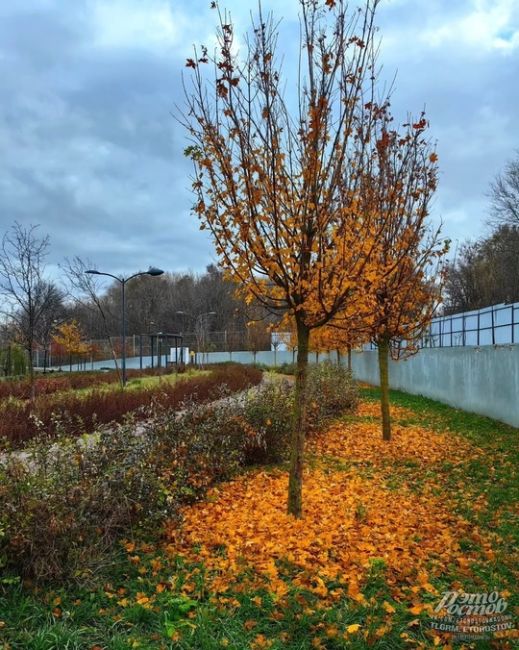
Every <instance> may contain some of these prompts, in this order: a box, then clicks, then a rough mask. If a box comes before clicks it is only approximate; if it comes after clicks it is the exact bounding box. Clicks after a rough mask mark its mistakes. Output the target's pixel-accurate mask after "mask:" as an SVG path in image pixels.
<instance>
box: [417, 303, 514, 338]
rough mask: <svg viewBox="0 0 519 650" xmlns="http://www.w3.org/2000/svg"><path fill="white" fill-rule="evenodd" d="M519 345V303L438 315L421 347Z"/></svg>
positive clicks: (425, 335)
mask: <svg viewBox="0 0 519 650" xmlns="http://www.w3.org/2000/svg"><path fill="white" fill-rule="evenodd" d="M513 343H519V303H511V304H501V305H493V306H491V307H486V308H484V309H477V310H473V311H470V312H463V313H460V314H451V315H449V316H439V317H437V318H435V319H433V321H432V322H431V324H430V325H429V328H428V330H427V332H426V333H425V334H424V336H423V337H422V345H421V347H439V348H442V347H460V346H479V345H508V344H513Z"/></svg>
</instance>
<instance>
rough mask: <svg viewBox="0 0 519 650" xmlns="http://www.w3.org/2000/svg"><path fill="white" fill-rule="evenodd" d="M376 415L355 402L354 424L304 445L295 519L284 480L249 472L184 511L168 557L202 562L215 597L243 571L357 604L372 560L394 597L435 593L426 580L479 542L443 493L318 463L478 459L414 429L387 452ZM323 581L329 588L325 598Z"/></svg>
mask: <svg viewBox="0 0 519 650" xmlns="http://www.w3.org/2000/svg"><path fill="white" fill-rule="evenodd" d="M377 408H378V407H377V406H376V405H372V404H369V403H362V404H361V405H360V406H359V409H358V413H357V415H358V416H359V418H358V420H353V421H351V422H345V423H338V424H335V425H333V426H332V427H330V428H329V429H328V430H327V431H326V432H325V433H323V434H321V435H319V436H316V437H314V438H313V439H311V440H309V442H308V445H307V452H308V454H309V455H310V457H311V458H313V459H314V462H312V463H310V464H309V467H308V468H307V470H306V472H305V476H304V489H303V503H304V518H303V519H301V520H295V519H294V518H293V517H291V516H289V515H287V514H286V494H287V481H288V478H287V474H286V473H285V472H282V471H279V470H277V471H269V472H267V471H258V472H255V473H249V474H247V475H244V476H241V477H239V478H238V479H236V480H234V481H232V482H229V483H226V484H223V485H220V486H218V487H217V488H214V489H213V490H212V491H211V492H210V493H209V495H208V498H207V500H205V501H204V502H202V503H199V504H196V505H194V506H191V507H189V508H186V510H185V511H184V513H183V515H184V521H183V525H182V527H181V528H180V529H177V528H173V527H172V529H171V532H170V534H169V539H170V549H171V552H172V553H178V552H180V553H181V554H183V555H184V556H185V557H186V559H189V560H190V561H196V562H200V561H201V562H203V563H204V565H205V567H206V569H208V571H209V573H208V577H210V584H209V588H210V590H212V591H213V592H215V593H224V592H225V591H227V590H228V589H229V588H230V587H231V586H233V585H234V584H235V581H236V578H237V576H239V575H245V574H247V573H248V574H249V575H250V574H251V573H252V574H254V575H255V576H260V578H261V579H262V580H263V581H264V582H265V584H266V585H267V586H268V589H269V590H270V591H271V592H272V593H273V594H274V595H275V597H283V595H284V594H285V593H286V592H287V590H288V587H287V577H289V579H290V581H291V584H292V585H296V586H301V587H304V588H305V589H309V590H310V591H313V592H314V593H315V594H316V595H318V596H320V597H321V598H323V599H325V600H327V599H330V600H333V599H335V598H337V597H338V595H340V594H343V593H347V594H348V595H349V596H351V597H353V598H354V599H355V598H356V599H358V600H359V601H362V598H363V596H362V591H361V589H362V582H363V580H364V578H365V576H366V574H367V572H368V571H369V567H370V563H371V562H372V561H373V560H374V559H379V560H383V561H384V565H385V567H386V577H387V581H388V584H389V585H390V586H392V588H393V590H394V595H395V597H398V593H399V591H400V589H401V588H402V585H406V586H407V587H409V586H410V585H417V584H418V585H421V588H423V589H425V590H426V591H431V592H432V593H434V588H433V587H432V585H431V584H430V582H429V579H430V577H431V576H435V575H439V574H441V572H442V570H443V569H444V567H446V566H447V565H449V564H450V563H454V564H455V565H456V566H457V567H458V568H460V569H461V570H464V569H465V568H466V567H468V565H469V560H468V559H467V558H466V557H465V555H464V554H463V552H462V551H461V550H460V546H459V540H460V539H462V538H470V537H477V538H478V541H481V539H479V536H478V533H477V531H475V530H474V529H473V528H472V527H471V526H470V525H469V524H468V522H467V521H465V520H464V519H463V518H462V517H460V516H459V515H457V514H455V513H454V512H453V509H452V508H449V507H448V506H447V505H446V502H445V495H441V496H435V495H434V494H433V493H432V492H431V491H430V490H425V491H424V492H422V493H419V492H416V491H413V490H412V489H410V486H407V485H406V483H405V482H404V483H403V484H402V485H400V487H399V489H398V491H395V490H393V489H391V487H390V486H388V485H387V484H386V482H385V480H384V475H383V474H380V475H371V476H365V475H363V474H362V472H360V471H359V468H358V467H356V466H355V465H351V464H350V465H347V466H346V467H345V468H344V467H343V468H340V469H334V468H333V467H330V466H327V465H326V464H325V463H322V462H320V460H319V459H322V458H323V457H333V458H337V459H345V460H347V461H362V462H363V463H369V464H370V466H372V467H373V468H375V469H376V468H377V466H380V465H382V464H384V463H385V466H386V467H387V464H388V462H389V463H390V462H391V460H392V459H394V460H395V462H396V461H399V462H401V461H402V460H404V461H405V460H406V459H411V460H412V461H413V463H415V464H417V465H418V467H419V468H428V469H431V468H434V464H435V463H437V462H441V461H442V460H443V459H444V458H445V457H448V458H449V460H450V461H451V462H456V460H459V461H460V462H462V461H463V460H466V459H467V458H468V457H470V456H477V455H478V454H480V453H482V452H481V451H480V450H479V449H477V448H475V447H472V446H471V445H470V444H469V443H468V442H466V441H463V440H462V439H461V438H459V437H458V436H455V435H452V434H448V435H447V434H439V433H434V432H432V431H429V430H426V429H423V428H420V427H417V426H407V427H406V426H398V425H396V426H395V427H394V436H393V440H392V441H391V443H390V444H388V443H387V442H384V441H383V440H382V439H381V430H380V424H379V423H378V422H371V421H366V418H369V417H372V416H376V415H377V414H378V412H377ZM396 411H398V413H397V412H396ZM393 416H395V417H397V418H398V417H401V418H405V417H406V416H407V412H406V410H405V409H393ZM363 418H364V419H363ZM251 570H252V572H251ZM330 583H334V584H336V585H337V586H338V588H337V589H332V590H329V587H328V586H327V585H329V584H330Z"/></svg>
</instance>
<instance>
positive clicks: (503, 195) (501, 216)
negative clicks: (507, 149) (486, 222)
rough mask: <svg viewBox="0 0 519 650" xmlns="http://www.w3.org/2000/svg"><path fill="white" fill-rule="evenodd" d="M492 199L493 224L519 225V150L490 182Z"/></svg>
mask: <svg viewBox="0 0 519 650" xmlns="http://www.w3.org/2000/svg"><path fill="white" fill-rule="evenodd" d="M490 201H491V204H492V209H491V214H492V216H491V218H490V223H491V225H493V226H501V225H506V226H512V227H515V228H518V227H519V151H518V152H517V157H516V159H515V160H510V161H509V162H508V163H507V164H506V166H505V170H504V172H502V173H501V174H498V175H497V176H496V178H495V180H494V181H493V182H492V183H491V184H490Z"/></svg>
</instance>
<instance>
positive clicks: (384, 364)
mask: <svg viewBox="0 0 519 650" xmlns="http://www.w3.org/2000/svg"><path fill="white" fill-rule="evenodd" d="M378 368H379V373H380V404H381V407H382V438H383V439H384V440H391V420H390V416H389V340H388V339H387V338H385V337H382V338H381V339H380V340H379V341H378Z"/></svg>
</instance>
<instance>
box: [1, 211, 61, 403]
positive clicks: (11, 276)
mask: <svg viewBox="0 0 519 650" xmlns="http://www.w3.org/2000/svg"><path fill="white" fill-rule="evenodd" d="M37 229H38V226H32V225H31V226H28V227H27V228H25V227H24V226H22V225H21V224H19V223H18V222H15V224H14V225H13V226H11V228H10V229H9V230H8V231H7V232H6V233H5V234H4V236H3V238H2V248H1V250H0V293H1V294H2V295H3V296H4V298H5V302H4V304H3V305H2V312H3V314H4V316H5V317H7V319H8V320H9V321H11V323H13V325H14V326H15V329H16V332H17V336H18V342H19V343H20V344H21V345H22V346H23V348H24V349H25V350H26V352H27V356H28V367H29V376H30V380H31V395H32V397H34V366H33V358H32V357H33V351H34V348H35V344H36V342H37V335H38V328H39V327H40V325H41V324H42V322H43V319H44V318H45V316H46V315H47V314H48V312H49V310H50V309H51V307H52V305H54V304H55V297H56V287H55V285H54V284H52V283H51V282H48V281H47V280H45V278H44V272H45V258H46V257H47V254H48V248H49V237H48V236H47V235H44V236H42V237H39V236H38V233H37Z"/></svg>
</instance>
